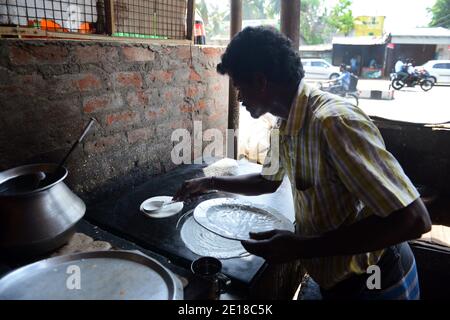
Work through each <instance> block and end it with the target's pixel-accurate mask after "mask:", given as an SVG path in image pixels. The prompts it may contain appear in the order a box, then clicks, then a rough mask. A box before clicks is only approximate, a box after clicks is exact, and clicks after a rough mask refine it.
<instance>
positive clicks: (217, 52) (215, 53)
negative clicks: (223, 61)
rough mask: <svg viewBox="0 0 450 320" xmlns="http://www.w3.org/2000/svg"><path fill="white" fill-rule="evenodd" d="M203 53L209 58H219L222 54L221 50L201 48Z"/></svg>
mask: <svg viewBox="0 0 450 320" xmlns="http://www.w3.org/2000/svg"><path fill="white" fill-rule="evenodd" d="M202 51H203V53H204V54H205V55H206V56H209V57H219V56H220V55H221V54H222V49H221V48H212V47H205V48H202Z"/></svg>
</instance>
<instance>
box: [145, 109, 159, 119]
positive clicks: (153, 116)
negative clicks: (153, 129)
mask: <svg viewBox="0 0 450 320" xmlns="http://www.w3.org/2000/svg"><path fill="white" fill-rule="evenodd" d="M157 117H158V113H157V112H155V111H148V112H147V113H146V114H145V118H146V119H147V120H152V119H156V118H157Z"/></svg>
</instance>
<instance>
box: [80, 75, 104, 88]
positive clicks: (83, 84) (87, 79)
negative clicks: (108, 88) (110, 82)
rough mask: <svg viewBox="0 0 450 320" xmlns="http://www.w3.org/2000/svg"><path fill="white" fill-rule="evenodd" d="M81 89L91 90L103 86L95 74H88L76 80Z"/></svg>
mask: <svg viewBox="0 0 450 320" xmlns="http://www.w3.org/2000/svg"><path fill="white" fill-rule="evenodd" d="M75 84H76V86H77V87H78V89H79V90H80V91H91V90H97V89H100V88H101V82H100V80H99V79H98V78H97V77H96V76H95V75H94V74H86V75H84V76H83V77H82V78H81V79H78V80H75Z"/></svg>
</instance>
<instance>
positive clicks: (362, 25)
mask: <svg viewBox="0 0 450 320" xmlns="http://www.w3.org/2000/svg"><path fill="white" fill-rule="evenodd" d="M384 18H385V17H384V16H374V17H370V16H359V17H356V18H355V20H354V24H355V25H354V28H355V29H354V34H355V36H356V37H365V36H375V37H381V36H383V33H384Z"/></svg>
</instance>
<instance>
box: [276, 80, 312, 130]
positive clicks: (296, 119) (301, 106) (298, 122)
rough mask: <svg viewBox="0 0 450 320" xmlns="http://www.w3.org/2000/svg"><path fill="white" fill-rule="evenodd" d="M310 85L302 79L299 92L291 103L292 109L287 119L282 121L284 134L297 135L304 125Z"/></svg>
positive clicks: (281, 127)
mask: <svg viewBox="0 0 450 320" xmlns="http://www.w3.org/2000/svg"><path fill="white" fill-rule="evenodd" d="M308 91H309V90H308V85H307V84H305V81H304V80H303V79H302V80H301V81H300V84H299V85H298V89H297V93H296V94H295V97H294V100H293V101H292V104H291V110H290V112H289V116H288V119H287V120H282V121H281V126H280V131H281V133H282V134H284V135H289V136H292V135H296V134H297V133H298V132H299V131H300V129H301V128H302V127H303V123H304V122H305V116H306V106H307V104H308V96H309V95H308Z"/></svg>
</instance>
